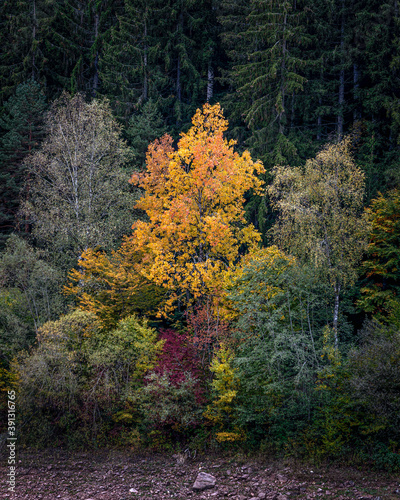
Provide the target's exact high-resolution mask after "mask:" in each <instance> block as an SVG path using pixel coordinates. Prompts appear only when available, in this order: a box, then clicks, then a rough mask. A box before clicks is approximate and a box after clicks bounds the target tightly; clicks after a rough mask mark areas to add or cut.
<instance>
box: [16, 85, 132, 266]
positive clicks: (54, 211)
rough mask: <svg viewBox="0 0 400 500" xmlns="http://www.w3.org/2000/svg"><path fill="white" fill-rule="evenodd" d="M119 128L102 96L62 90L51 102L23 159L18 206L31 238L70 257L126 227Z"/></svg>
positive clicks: (125, 152)
mask: <svg viewBox="0 0 400 500" xmlns="http://www.w3.org/2000/svg"><path fill="white" fill-rule="evenodd" d="M120 134H121V129H120V127H119V125H118V124H117V122H116V121H115V119H114V118H113V116H112V113H111V109H110V107H109V105H108V102H107V101H105V100H103V101H100V100H92V101H91V102H90V103H86V102H85V100H84V99H83V97H82V95H79V94H77V95H75V96H74V97H71V96H70V95H68V94H63V96H62V97H61V98H60V99H58V100H57V101H56V102H55V103H54V105H53V107H52V109H51V111H50V112H49V114H48V117H47V137H46V138H45V140H44V141H43V144H42V147H41V149H40V150H39V151H38V152H36V153H35V154H34V155H33V156H31V157H29V159H27V160H26V163H27V168H28V172H29V173H30V176H31V182H30V183H29V185H28V186H27V192H28V191H29V197H28V196H26V198H25V202H24V203H23V208H22V212H23V214H24V215H25V216H26V217H29V219H30V221H31V223H32V230H33V234H34V236H35V237H36V238H37V241H39V242H41V243H43V244H45V245H46V246H48V247H51V248H53V249H54V250H56V251H58V252H63V253H64V254H66V255H67V256H69V257H70V258H72V259H74V260H75V261H76V259H77V258H78V257H79V256H80V255H81V254H82V252H83V251H84V250H86V249H88V248H89V247H90V248H95V247H97V246H101V247H103V248H106V249H107V248H110V247H113V246H114V245H116V243H117V242H118V240H119V238H121V236H122V235H123V234H124V232H127V231H128V229H129V226H130V224H131V223H132V222H131V221H132V208H131V207H132V205H133V202H134V199H135V198H134V196H133V193H132V191H131V190H130V187H129V184H128V178H127V174H126V172H125V171H124V169H123V167H124V166H125V165H126V163H127V160H128V158H129V149H128V147H127V146H126V144H125V142H124V141H123V140H122V138H121V135H120Z"/></svg>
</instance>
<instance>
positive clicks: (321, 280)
mask: <svg viewBox="0 0 400 500" xmlns="http://www.w3.org/2000/svg"><path fill="white" fill-rule="evenodd" d="M227 129H228V122H227V120H226V119H225V118H224V116H223V112H222V109H221V107H220V106H219V105H218V104H216V105H213V106H212V105H209V104H206V105H204V107H203V109H201V110H200V109H199V110H197V112H196V114H195V115H194V117H193V120H192V126H191V127H190V129H189V130H188V131H187V132H184V133H181V135H180V139H179V140H178V141H177V142H176V143H175V142H174V140H173V138H172V137H170V136H169V135H163V136H162V137H160V138H158V139H156V140H155V141H154V142H152V143H151V144H150V145H149V147H148V151H147V155H146V169H145V170H138V171H135V172H134V173H133V174H132V175H131V177H130V183H131V187H132V189H133V190H134V193H135V195H134V197H135V198H136V201H135V204H134V207H132V208H134V210H133V211H132V214H134V215H132V221H131V222H132V229H131V231H130V233H129V234H125V235H124V236H123V237H122V238H121V239H120V242H119V245H118V246H114V248H110V249H109V248H107V246H106V245H105V244H104V245H97V246H89V245H87V244H86V245H84V247H79V246H77V248H78V253H77V255H76V262H75V266H74V267H73V269H70V270H69V271H68V278H67V282H65V281H64V283H62V280H61V279H60V280H59V281H57V283H59V284H60V286H61V285H62V287H63V293H64V296H65V297H67V298H68V300H71V304H72V310H71V311H70V312H69V313H68V314H64V315H59V319H56V320H55V319H54V315H53V317H52V316H51V314H52V312H51V311H49V318H47V321H42V322H41V323H40V318H38V327H37V337H36V339H37V341H36V344H35V345H34V346H33V347H32V348H31V349H30V350H29V351H19V354H17V355H15V356H13V357H12V360H11V361H10V363H9V366H8V367H5V368H3V371H2V372H1V380H2V390H3V389H6V388H7V387H10V386H11V385H14V386H15V387H17V389H18V391H19V394H20V402H19V405H20V406H19V408H20V411H21V415H24V418H25V417H26V418H29V419H30V422H31V423H30V426H31V428H32V431H31V432H30V433H29V434H28V436H27V441H28V442H29V441H30V442H32V440H35V442H36V443H37V444H42V445H46V444H47V443H48V442H50V441H51V442H52V443H53V444H54V443H59V444H60V445H61V444H64V445H68V446H83V445H84V446H86V445H88V444H96V445H99V444H101V445H105V444H106V443H108V444H109V443H112V444H113V445H116V446H117V445H120V446H126V445H129V446H130V447H132V448H135V449H140V448H141V447H145V446H147V447H150V448H152V449H164V450H165V449H174V448H176V447H180V446H185V447H188V448H189V449H192V448H193V449H196V450H204V449H207V448H209V447H214V448H218V449H221V448H224V449H226V448H227V449H232V448H233V447H246V448H247V449H261V450H262V451H264V452H272V451H275V452H280V453H288V454H295V455H301V456H308V457H310V456H312V457H314V458H317V459H321V458H324V457H325V458H326V457H331V458H336V459H347V458H349V457H350V456H351V450H352V449H353V448H354V447H356V448H357V450H358V460H359V461H361V462H368V461H369V462H371V461H372V462H373V464H374V465H377V466H379V467H384V468H393V469H395V468H399V467H400V454H399V451H400V448H399V442H400V434H399V428H400V427H399V426H398V414H399V412H400V406H399V403H398V401H399V397H398V395H399V394H400V392H399V391H400V361H399V360H400V342H399V334H398V327H399V325H400V301H399V277H400V276H399V269H400V256H399V250H398V247H399V238H400V231H399V193H398V190H393V191H392V192H390V193H388V194H386V195H383V194H382V195H379V197H378V198H377V199H375V200H374V201H373V202H372V204H371V206H370V207H369V208H368V209H367V210H364V207H363V194H364V177H365V176H364V173H363V171H362V169H361V168H360V167H359V166H358V165H356V164H355V162H354V159H353V157H352V153H351V149H352V138H351V137H348V138H345V139H343V140H342V141H339V142H338V143H332V144H328V145H327V146H326V147H325V148H323V149H322V150H321V151H320V152H319V153H318V154H317V155H316V157H315V158H313V159H309V160H307V162H305V164H304V165H298V166H296V167H289V166H284V165H280V166H276V167H275V168H274V170H273V171H272V173H271V175H272V182H271V183H270V185H269V186H266V185H265V182H264V180H263V179H266V177H265V173H266V172H265V169H264V167H263V165H262V163H261V162H260V161H254V160H253V159H252V158H251V156H250V153H249V152H248V151H243V152H242V153H239V152H238V151H237V150H236V149H235V147H236V145H235V142H234V141H232V140H228V139H227V138H226V137H225V133H226V132H227ZM113 137H114V139H115V137H116V136H113ZM50 143H51V141H50V139H49V144H50ZM249 192H252V193H253V195H254V196H255V197H259V199H261V200H262V199H263V198H264V197H265V196H269V198H270V203H271V205H272V206H273V207H274V208H275V210H276V216H275V222H274V224H273V226H272V228H271V230H270V232H269V237H270V244H269V245H268V246H263V245H262V243H261V236H260V234H259V232H258V230H257V229H256V227H255V226H254V225H253V224H251V223H249V221H248V217H247V214H246V210H245V208H246V197H247V196H248V194H249ZM131 194H132V193H131ZM82 227H83V230H84V225H83V226H82ZM87 227H89V226H87ZM90 231H91V229H90V228H89V229H88V233H87V234H86V235H85V238H86V239H85V240H84V241H86V242H87V241H89V239H88V236H89V232H90ZM10 241H11V240H10ZM12 244H13V245H14V247H12V246H11V244H10V249H9V250H8V254H7V259H8V260H7V259H6V258H5V257H3V259H2V261H1V262H0V271H1V273H2V274H1V275H2V276H3V280H8V281H7V283H10V287H9V292H8V293H9V294H8V295H7V296H5V297H2V296H1V297H0V300H4V301H8V303H10V304H11V303H13V301H14V302H15V304H18V300H22V299H21V297H23V295H24V293H25V294H27V291H28V290H29V291H30V293H32V297H34V298H35V300H36V302H37V303H39V301H44V297H45V293H47V292H45V291H43V290H42V289H37V290H36V289H32V287H31V285H30V281H29V280H30V279H31V274H30V272H29V271H28V270H26V273H25V274H26V276H25V281H24V282H22V281H21V280H20V281H18V279H19V278H18V277H20V276H21V269H19V271H18V272H17V271H15V273H14V274H12V273H11V270H12V269H17V268H18V266H17V265H16V264H15V263H16V262H19V261H18V260H16V256H17V255H22V254H23V255H25V254H26V255H28V253H29V252H30V251H31V250H29V248H28V247H26V246H23V245H21V244H19V243H18V242H16V241H14V242H13V243H12ZM18 245H19V246H18ZM69 248H70V249H71V247H69ZM29 255H30V256H31V257H30V258H31V260H32V262H35V263H36V262H41V260H40V259H42V256H41V254H36V253H31V254H29ZM12 256H14V257H12ZM13 259H14V260H13ZM38 265H39V264H38ZM6 266H8V267H7V269H8V271H7V272H6ZM19 267H21V266H19ZM39 268H40V267H38V269H39ZM40 269H41V268H40ZM48 272H49V273H50V271H48ZM18 273H19V274H18ZM54 279H55V280H56V278H54ZM11 284H12V285H13V286H12V287H11ZM31 290H33V291H31ZM26 296H27V295H26ZM74 308H75V309H74ZM4 321H6V319H5V320H4ZM10 321H11V319H10ZM39 323H40V324H39ZM10 358H11V356H10ZM381 389H382V391H386V392H385V394H386V395H380V397H379V398H377V397H376V394H378V393H379V391H380V390H381ZM38 408H39V410H38ZM396 415H397V417H395V416H396ZM21 425H22V424H21ZM346 457H347V458H346Z"/></svg>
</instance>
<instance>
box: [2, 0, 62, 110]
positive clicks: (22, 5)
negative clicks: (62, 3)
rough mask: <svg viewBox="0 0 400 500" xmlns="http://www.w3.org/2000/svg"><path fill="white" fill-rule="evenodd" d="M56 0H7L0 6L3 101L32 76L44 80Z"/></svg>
mask: <svg viewBox="0 0 400 500" xmlns="http://www.w3.org/2000/svg"><path fill="white" fill-rule="evenodd" d="M52 7H53V1H45V0H29V1H26V2H20V1H18V0H5V1H4V2H2V4H1V5H0V46H1V51H0V102H1V101H2V102H4V101H5V100H7V99H8V98H9V97H11V95H13V93H14V91H15V88H16V87H17V86H18V85H19V84H21V83H23V82H24V81H27V80H28V79H29V78H32V79H34V80H38V81H40V80H43V71H44V68H45V66H46V57H45V54H44V45H45V40H46V37H47V36H48V29H49V25H50V22H51V20H52V15H53V9H52Z"/></svg>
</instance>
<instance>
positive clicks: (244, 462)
mask: <svg viewBox="0 0 400 500" xmlns="http://www.w3.org/2000/svg"><path fill="white" fill-rule="evenodd" d="M17 462H18V463H17V475H16V488H15V494H12V493H10V492H9V491H8V490H7V488H8V484H7V482H6V479H7V472H8V467H7V459H6V457H4V455H3V457H2V460H1V472H0V473H1V478H2V479H1V485H0V498H1V499H10V500H58V499H60V500H132V499H135V498H137V499H148V500H163V499H169V498H175V499H193V500H194V499H206V498H210V499H212V498H231V499H235V500H250V499H252V500H259V499H274V500H289V499H292V498H295V499H301V498H305V499H307V498H320V499H359V500H361V499H375V500H378V499H381V500H383V499H390V500H391V499H393V500H394V499H397V500H399V499H400V478H399V477H398V476H396V475H393V474H392V475H389V474H385V473H379V472H376V471H368V470H357V469H353V468H342V469H340V468H334V467H329V468H327V467H324V468H314V467H310V466H306V465H304V464H302V465H299V464H291V465H288V464H287V463H280V462H276V461H274V462H273V461H271V460H268V459H258V460H254V459H246V458H240V457H235V458H231V459H230V458H228V457H226V456H225V457H224V456H198V457H196V458H190V457H186V456H185V455H183V454H182V455H166V454H165V455H159V454H153V455H150V454H148V455H140V454H137V453H134V452H130V451H97V452H86V453H78V452H76V453H67V452H65V451H45V452H44V451H41V452H40V451H35V452H33V451H24V452H20V453H19V454H18V457H17ZM199 471H203V472H207V473H209V474H212V475H213V476H215V477H216V480H217V481H216V486H215V488H213V489H209V490H206V491H203V492H195V491H193V490H192V486H193V483H194V481H195V479H196V476H197V474H198V473H199Z"/></svg>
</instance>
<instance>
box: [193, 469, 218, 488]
mask: <svg viewBox="0 0 400 500" xmlns="http://www.w3.org/2000/svg"><path fill="white" fill-rule="evenodd" d="M216 481H217V480H216V478H215V477H214V476H212V475H211V474H207V473H206V472H199V473H198V474H197V477H196V481H195V482H194V485H193V487H192V490H195V491H203V490H208V489H211V488H214V486H215V483H216Z"/></svg>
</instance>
